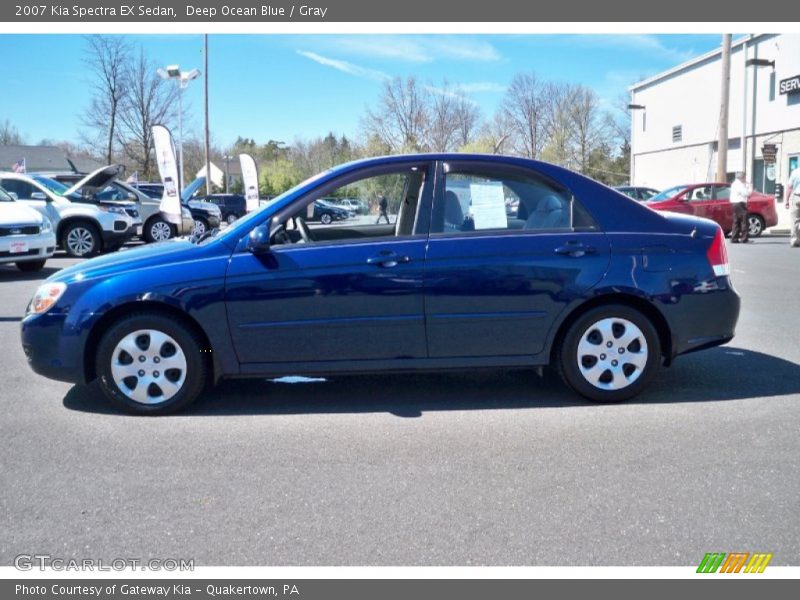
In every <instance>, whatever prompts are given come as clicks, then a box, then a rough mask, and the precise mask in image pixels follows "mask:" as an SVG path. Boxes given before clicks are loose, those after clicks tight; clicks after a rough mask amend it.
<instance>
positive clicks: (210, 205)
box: [186, 200, 219, 212]
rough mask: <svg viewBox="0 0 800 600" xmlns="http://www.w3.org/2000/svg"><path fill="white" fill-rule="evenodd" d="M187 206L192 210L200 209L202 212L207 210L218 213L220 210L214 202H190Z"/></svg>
mask: <svg viewBox="0 0 800 600" xmlns="http://www.w3.org/2000/svg"><path fill="white" fill-rule="evenodd" d="M186 204H188V205H189V206H191V207H192V208H199V209H201V210H207V211H210V212H217V211H218V210H219V207H218V206H217V205H216V204H214V203H212V202H206V201H205V200H189V201H188V202H187V203H186Z"/></svg>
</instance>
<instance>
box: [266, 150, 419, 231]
mask: <svg viewBox="0 0 800 600" xmlns="http://www.w3.org/2000/svg"><path fill="white" fill-rule="evenodd" d="M427 170H428V169H427V167H426V166H422V165H420V166H411V167H404V168H402V169H400V170H395V171H390V172H387V173H382V174H378V175H372V176H369V177H363V178H361V179H355V180H352V181H348V182H346V183H343V184H340V185H338V186H334V187H327V186H325V187H323V188H322V189H320V190H319V191H318V192H315V193H314V194H312V195H310V196H308V197H306V198H305V199H304V201H302V202H301V204H300V205H299V206H298V205H295V206H294V207H293V208H297V209H298V210H295V211H294V212H292V213H291V214H287V215H286V216H284V217H283V218H282V219H281V220H280V223H279V225H278V228H277V230H276V231H275V232H274V233H273V240H272V243H273V244H275V245H290V244H308V243H314V244H319V243H326V242H329V243H334V242H336V243H341V242H343V241H369V240H372V239H375V238H386V237H404V236H411V235H414V233H415V230H416V223H417V215H418V208H419V206H420V203H421V199H422V197H423V194H424V192H425V190H427V187H428V183H427Z"/></svg>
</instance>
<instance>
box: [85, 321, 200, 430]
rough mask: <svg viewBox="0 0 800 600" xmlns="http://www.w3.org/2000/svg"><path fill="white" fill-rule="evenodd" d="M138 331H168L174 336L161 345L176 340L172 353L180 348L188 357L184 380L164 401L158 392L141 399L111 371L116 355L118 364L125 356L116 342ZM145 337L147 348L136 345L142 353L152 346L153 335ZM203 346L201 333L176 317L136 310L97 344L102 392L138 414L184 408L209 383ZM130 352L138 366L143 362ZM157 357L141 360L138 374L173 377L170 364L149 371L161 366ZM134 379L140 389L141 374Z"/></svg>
mask: <svg viewBox="0 0 800 600" xmlns="http://www.w3.org/2000/svg"><path fill="white" fill-rule="evenodd" d="M138 331H148V332H159V333H161V334H166V336H168V338H171V340H170V341H167V342H166V346H162V349H164V348H167V347H168V346H169V345H171V342H172V341H174V342H175V343H177V346H178V350H176V351H175V352H174V353H173V356H175V355H177V354H178V352H181V353H182V355H183V357H184V359H185V373H183V380H182V383H181V385H180V386H179V389H178V391H177V392H176V393H174V395H172V396H171V397H169V398H168V399H166V400H164V401H160V402H158V401H157V398H158V396H159V394H155V397H154V399H153V403H143V402H139V401H137V400H135V399H133V398H132V397H131V396H129V395H128V394H127V393H126V392H124V391H123V390H122V389H121V388H120V385H119V384H118V383H117V381H115V379H114V374H113V372H112V369H113V368H114V367H113V366H112V361H115V359H116V363H117V364H118V363H121V358H122V357H124V353H125V351H124V350H123V351H120V350H119V349H118V348H117V344H119V343H120V342H121V341H122V340H123V339H124V338H125V337H126V336H131V335H132V334H134V333H135V332H138ZM142 337H144V336H138V337H137V338H136V340H137V343H138V340H139V339H140V338H142ZM146 337H147V341H148V343H147V346H148V349H147V350H142V349H140V347H138V346H137V350H136V352H137V353H138V352H140V351H141V352H142V356H143V355H144V354H145V353H146V352H148V351H149V350H150V348H149V346H150V343H151V342H150V340H151V339H152V338H150V334H149V333H148V334H147V336H146ZM173 349H174V346H173ZM204 349H205V348H204V346H203V342H202V340H201V338H200V336H198V335H197V334H196V333H195V332H194V331H193V330H191V329H190V328H188V327H185V326H184V325H183V324H181V323H180V322H178V321H177V320H176V319H174V318H172V317H168V316H166V315H163V314H160V313H157V312H141V313H133V314H131V315H129V316H127V317H125V318H123V319H121V320H120V321H119V322H118V323H116V324H115V325H113V326H112V327H111V328H110V329H109V330H108V331H107V332H106V333H105V334H104V335H103V337H102V339H101V340H100V343H99V344H98V347H97V354H96V356H95V369H96V373H97V378H98V380H99V382H100V387H101V389H102V390H103V393H104V394H105V395H106V397H107V398H108V399H109V400H110V401H111V404H113V405H114V406H115V407H116V408H118V409H120V410H122V411H125V412H127V413H130V414H135V415H163V414H168V413H172V412H176V411H178V410H180V409H182V408H185V407H186V406H188V405H189V404H191V403H192V402H193V401H194V400H195V399H197V397H198V396H199V395H200V393H201V392H202V391H203V389H204V388H205V386H206V382H207V380H208V379H207V373H208V372H209V368H208V367H209V365H208V364H207V361H206V359H205V358H204V356H203V354H201V351H202V350H204ZM115 351H116V352H117V356H115ZM157 352H158V355H159V356H164V354H163V353H161V352H160V350H158V351H157ZM128 356H129V357H131V361H132V364H134V365H136V366H139V364H140V363H139V360H138V359H139V357H138V356H137V357H136V358H135V359H134V358H133V357H132V356H131V355H130V354H128ZM162 360H163V361H164V362H162V363H160V364H162V365H164V364H167V361H168V360H170V358H169V357H165V358H163V359H162ZM154 361H155V359H154V358H152V359H151V358H146V359H145V361H143V362H141V367H142V369H141V371H140V372H139V374H140V375H141V373H145V375H146V376H152V377H150V380H155V379H156V377H157V375H156V374H158V376H161V377H163V378H167V377H168V376H169V377H171V375H168V371H169V370H173V369H171V368H170V367H166V368H165V370H164V372H163V373H159V372H158V371H155V370H153V371H150V372H149V373H148V372H147V371H146V370H147V369H158V368H159V365H158V364H155V362H158V361H155V362H154ZM129 364H130V363H129ZM162 368H164V367H162ZM176 370H177V369H176ZM128 379H129V378H126V379H123V380H122V381H121V383H122V385H123V387H125V386H126V382H127V381H128ZM134 379H136V382H135V383H134V384H133V386H132V389H138V386H139V380H140V378H138V377H134ZM143 381H145V382H146V381H148V379H144V380H143ZM153 383H154V384H156V388H155V389H156V390H157V391H159V392H161V394H160V395H165V392H163V391H161V388H159V387H158V385H157V384H158V381H153ZM147 385H148V387H147V388H144V387H143V388H142V389H143V390H145V391H146V392H147V393H148V395H149V394H150V389H151V388H150V385H152V384H147ZM162 385H163V384H162ZM165 389H166V388H165ZM128 391H129V392H130V391H131V388H128Z"/></svg>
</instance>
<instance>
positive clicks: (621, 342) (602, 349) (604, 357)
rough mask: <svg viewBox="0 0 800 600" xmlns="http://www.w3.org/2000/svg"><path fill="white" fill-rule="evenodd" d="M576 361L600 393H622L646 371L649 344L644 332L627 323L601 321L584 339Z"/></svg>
mask: <svg viewBox="0 0 800 600" xmlns="http://www.w3.org/2000/svg"><path fill="white" fill-rule="evenodd" d="M576 358H577V361H578V369H579V370H580V373H581V375H582V376H583V378H584V379H585V380H586V381H587V382H588V383H589V384H591V385H592V386H594V387H595V388H597V389H600V390H610V391H614V390H621V389H624V388H626V387H628V386H629V385H631V384H632V383H633V382H635V381H636V380H637V379H638V378H639V377H640V376H641V374H642V372H643V371H644V368H645V366H646V365H647V359H648V348H647V341H646V339H645V335H644V333H643V332H642V330H641V329H639V327H637V326H636V325H635V324H634V323H632V322H631V321H628V320H627V319H622V318H605V319H600V320H599V321H597V322H595V323H593V324H592V325H590V326H589V327H588V328H587V329H586V331H585V332H584V333H583V335H582V336H581V338H580V341H579V342H578V351H577V357H576Z"/></svg>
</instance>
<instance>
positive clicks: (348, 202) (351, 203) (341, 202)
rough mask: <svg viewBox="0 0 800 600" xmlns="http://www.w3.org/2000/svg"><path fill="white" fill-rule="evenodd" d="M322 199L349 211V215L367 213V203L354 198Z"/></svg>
mask: <svg viewBox="0 0 800 600" xmlns="http://www.w3.org/2000/svg"><path fill="white" fill-rule="evenodd" d="M324 201H325V202H327V203H328V204H333V205H334V206H338V207H339V208H343V209H345V210H346V211H348V212H349V213H350V216H351V217H354V216H356V215H366V214H367V213H369V207H368V206H367V203H366V202H364V201H363V200H359V199H356V198H324Z"/></svg>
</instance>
